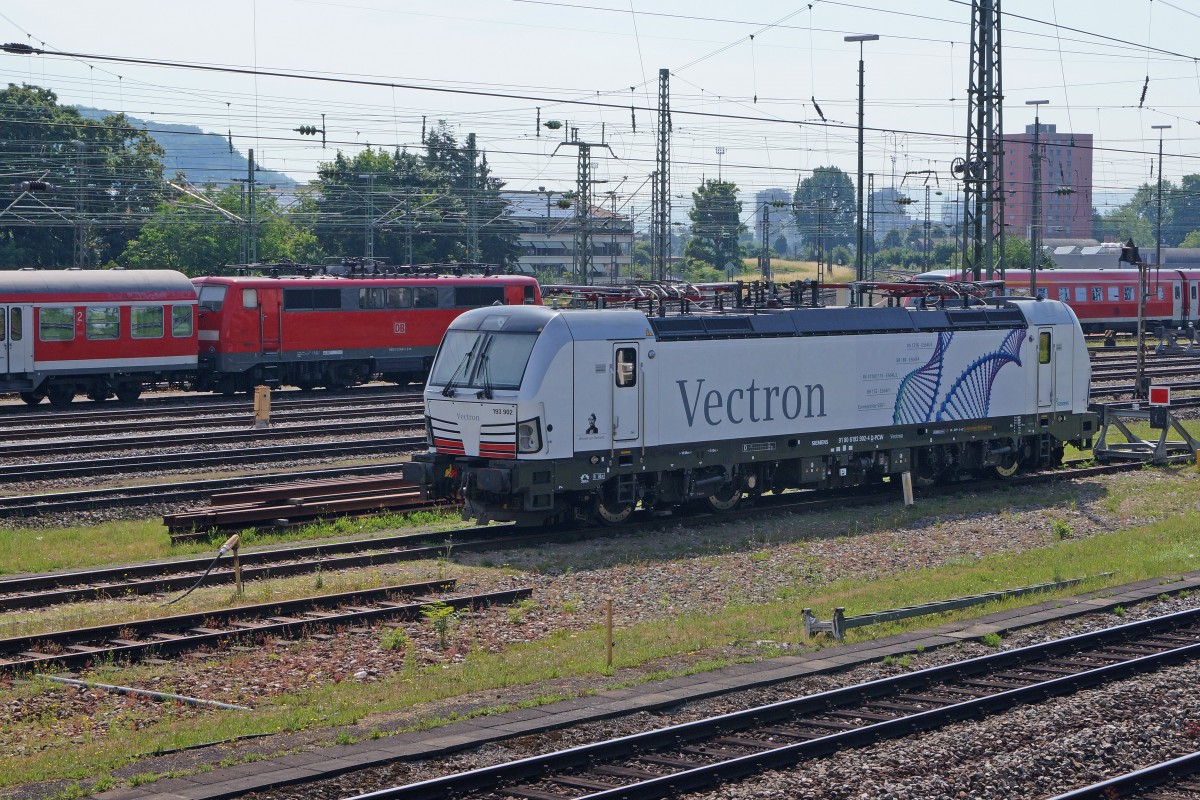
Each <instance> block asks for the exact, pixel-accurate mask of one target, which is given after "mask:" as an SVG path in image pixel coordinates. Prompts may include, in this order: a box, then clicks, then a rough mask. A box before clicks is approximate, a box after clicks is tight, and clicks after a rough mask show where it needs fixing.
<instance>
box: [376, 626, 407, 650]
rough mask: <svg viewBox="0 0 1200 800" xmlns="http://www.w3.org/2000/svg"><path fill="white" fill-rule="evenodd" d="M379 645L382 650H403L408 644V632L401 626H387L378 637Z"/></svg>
mask: <svg viewBox="0 0 1200 800" xmlns="http://www.w3.org/2000/svg"><path fill="white" fill-rule="evenodd" d="M379 646H380V647H382V648H383V649H384V650H403V649H404V648H405V647H407V646H408V633H407V632H405V630H404V629H403V628H388V629H387V630H386V631H384V632H383V636H380V637H379Z"/></svg>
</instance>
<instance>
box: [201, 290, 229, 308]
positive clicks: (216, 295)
mask: <svg viewBox="0 0 1200 800" xmlns="http://www.w3.org/2000/svg"><path fill="white" fill-rule="evenodd" d="M199 301H200V302H199V305H200V308H203V309H205V310H206V311H220V310H221V304H222V303H224V302H225V287H224V286H219V285H217V286H201V287H200V297H199Z"/></svg>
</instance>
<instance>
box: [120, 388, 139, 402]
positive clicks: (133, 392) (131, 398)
mask: <svg viewBox="0 0 1200 800" xmlns="http://www.w3.org/2000/svg"><path fill="white" fill-rule="evenodd" d="M141 396H142V387H141V386H139V385H137V384H136V383H122V384H119V385H118V386H117V400H118V401H120V402H122V403H133V402H136V401H137V399H138V398H139V397H141Z"/></svg>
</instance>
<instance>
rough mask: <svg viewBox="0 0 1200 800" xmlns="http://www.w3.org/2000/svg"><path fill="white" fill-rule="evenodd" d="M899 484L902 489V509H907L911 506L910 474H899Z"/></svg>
mask: <svg viewBox="0 0 1200 800" xmlns="http://www.w3.org/2000/svg"><path fill="white" fill-rule="evenodd" d="M900 483H901V485H903V487H904V507H905V508H908V507H909V506H911V505H913V503H914V501H913V488H912V473H911V472H903V473H901V474H900Z"/></svg>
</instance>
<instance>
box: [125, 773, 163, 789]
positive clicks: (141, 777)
mask: <svg viewBox="0 0 1200 800" xmlns="http://www.w3.org/2000/svg"><path fill="white" fill-rule="evenodd" d="M160 777H161V776H160V775H159V774H158V773H157V772H139V773H138V774H136V775H130V776H129V785H130V786H142V785H143V784H147V783H154V782H155V781H156V780H158V779H159V778H160Z"/></svg>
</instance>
